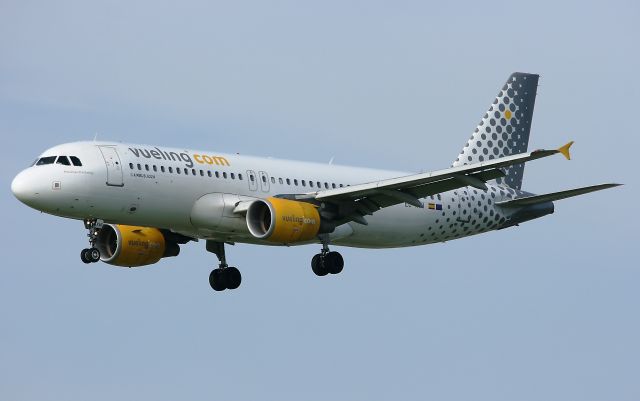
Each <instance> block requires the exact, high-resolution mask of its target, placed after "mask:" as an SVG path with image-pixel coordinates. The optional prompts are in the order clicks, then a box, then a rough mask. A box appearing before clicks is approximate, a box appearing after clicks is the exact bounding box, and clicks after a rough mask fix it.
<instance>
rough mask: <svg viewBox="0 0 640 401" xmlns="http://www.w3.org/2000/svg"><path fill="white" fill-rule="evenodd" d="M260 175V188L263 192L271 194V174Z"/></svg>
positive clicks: (262, 172) (261, 173) (261, 172)
mask: <svg viewBox="0 0 640 401" xmlns="http://www.w3.org/2000/svg"><path fill="white" fill-rule="evenodd" d="M258 174H259V175H260V188H261V189H262V192H269V174H267V173H265V172H264V171H260V172H259V173H258Z"/></svg>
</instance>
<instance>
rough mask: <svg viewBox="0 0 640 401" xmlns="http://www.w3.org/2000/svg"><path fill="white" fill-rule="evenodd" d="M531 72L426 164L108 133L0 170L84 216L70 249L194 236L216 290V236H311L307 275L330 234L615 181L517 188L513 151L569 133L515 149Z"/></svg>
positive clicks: (401, 237) (99, 252) (390, 243)
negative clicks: (449, 150) (82, 231)
mask: <svg viewBox="0 0 640 401" xmlns="http://www.w3.org/2000/svg"><path fill="white" fill-rule="evenodd" d="M537 85H538V75H534V74H526V73H513V74H511V76H510V77H509V78H508V80H507V82H506V83H505V84H504V86H503V87H502V88H501V89H500V91H499V93H498V96H497V97H496V98H495V100H494V101H493V103H492V104H491V106H490V107H489V109H488V110H487V112H486V113H485V114H484V116H483V117H482V119H481V120H480V123H479V124H478V126H477V128H476V129H475V131H474V132H473V134H472V135H471V138H470V139H469V140H468V141H467V143H466V144H465V146H464V148H463V149H462V151H461V152H460V154H459V155H458V157H457V159H456V160H455V161H454V162H453V164H452V165H451V167H449V168H446V169H443V170H438V171H432V172H427V173H419V174H416V173H407V172H402V171H386V170H374V169H367V168H359V167H346V166H338V165H332V164H318V163H308V162H299V161H291V160H277V159H272V158H260V157H250V156H240V155H237V154H229V153H221V152H218V151H208V150H192V149H176V148H168V147H164V146H154V145H137V144H123V143H116V142H102V141H93V142H74V143H67V144H63V145H58V146H54V147H53V148H51V149H48V150H46V151H45V152H44V153H42V154H41V155H40V156H39V157H38V158H37V159H36V160H35V162H34V163H33V164H32V165H31V166H30V167H29V168H27V169H25V170H24V171H22V172H20V173H19V174H18V175H17V176H16V177H15V178H14V180H13V182H12V184H11V190H12V191H13V194H14V195H15V197H16V198H18V199H19V200H20V201H21V202H23V203H24V204H26V205H28V206H30V207H32V208H34V209H36V210H39V211H42V212H45V213H49V214H53V215H56V216H60V217H66V218H71V219H77V220H83V222H84V226H85V228H86V229H87V230H88V238H89V247H88V248H86V249H83V250H82V251H81V253H80V258H81V259H82V261H83V262H84V263H92V262H97V261H99V260H101V261H103V262H105V263H108V264H111V265H115V266H126V267H137V266H145V265H150V264H153V263H156V262H158V261H160V259H162V258H165V257H170V256H177V255H178V253H179V252H180V245H183V244H186V243H187V242H189V241H197V240H199V239H202V240H205V241H206V249H207V250H208V251H210V252H212V253H214V254H215V255H216V256H217V258H218V260H219V263H220V264H219V267H218V268H216V269H214V270H213V271H212V272H211V274H210V276H209V284H210V285H211V287H212V288H213V289H214V290H216V291H222V290H225V289H235V288H238V287H239V286H240V283H241V281H242V278H241V274H240V271H239V270H238V269H237V268H236V267H231V266H229V265H228V264H227V259H226V257H225V244H235V243H248V244H256V245H278V246H292V245H304V244H321V246H322V247H321V250H320V252H319V253H318V254H316V255H315V256H313V258H312V259H311V269H312V270H313V272H314V273H315V274H316V275H318V276H325V275H327V274H337V273H340V272H341V271H342V269H343V266H344V261H343V258H342V256H341V255H340V253H338V252H336V251H330V250H329V246H330V245H336V246H349V247H358V248H393V247H406V246H417V245H424V244H432V243H436V242H444V241H450V240H454V239H458V238H462V237H467V236H470V235H475V234H480V233H484V232H487V231H492V230H500V229H504V228H507V227H511V226H516V225H518V224H520V223H523V222H525V221H528V220H532V219H536V218H538V217H542V216H545V215H548V214H551V213H553V211H554V204H553V201H556V200H560V199H564V198H569V197H572V196H576V195H581V194H585V193H588V192H593V191H598V190H602V189H606V188H611V187H614V186H616V185H619V184H601V185H594V186H589V187H584V188H577V189H571V190H566V191H561V192H554V193H547V194H544V195H535V194H532V193H529V192H526V191H523V190H522V189H521V187H522V178H523V172H524V165H525V163H527V162H530V161H532V160H536V159H541V158H544V157H548V156H552V155H555V154H562V155H564V157H566V158H567V159H570V155H569V148H570V146H571V144H572V142H569V143H567V144H566V145H564V146H562V147H560V148H558V149H552V150H544V149H541V150H534V151H531V152H529V151H528V150H527V148H528V144H529V131H530V128H531V118H532V115H533V108H534V103H535V98H536V89H537Z"/></svg>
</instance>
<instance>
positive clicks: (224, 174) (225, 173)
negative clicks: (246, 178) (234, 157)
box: [222, 171, 227, 179]
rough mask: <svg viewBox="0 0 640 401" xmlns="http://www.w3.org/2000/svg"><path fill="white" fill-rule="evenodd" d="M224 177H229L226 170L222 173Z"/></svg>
mask: <svg viewBox="0 0 640 401" xmlns="http://www.w3.org/2000/svg"><path fill="white" fill-rule="evenodd" d="M222 178H225V179H226V178H227V172H226V171H225V172H224V173H222Z"/></svg>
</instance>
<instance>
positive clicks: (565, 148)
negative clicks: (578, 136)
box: [558, 141, 573, 160]
mask: <svg viewBox="0 0 640 401" xmlns="http://www.w3.org/2000/svg"><path fill="white" fill-rule="evenodd" d="M571 145H573V141H571V142H569V143H567V144H566V145H564V146H561V147H559V148H558V152H560V153H562V156H564V158H565V159H567V160H571V154H570V153H569V148H570V147H571Z"/></svg>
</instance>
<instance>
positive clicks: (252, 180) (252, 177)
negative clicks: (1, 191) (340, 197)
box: [247, 170, 258, 191]
mask: <svg viewBox="0 0 640 401" xmlns="http://www.w3.org/2000/svg"><path fill="white" fill-rule="evenodd" d="M247 181H248V182H249V189H250V190H251V191H257V190H258V177H256V172H255V171H253V170H247Z"/></svg>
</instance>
